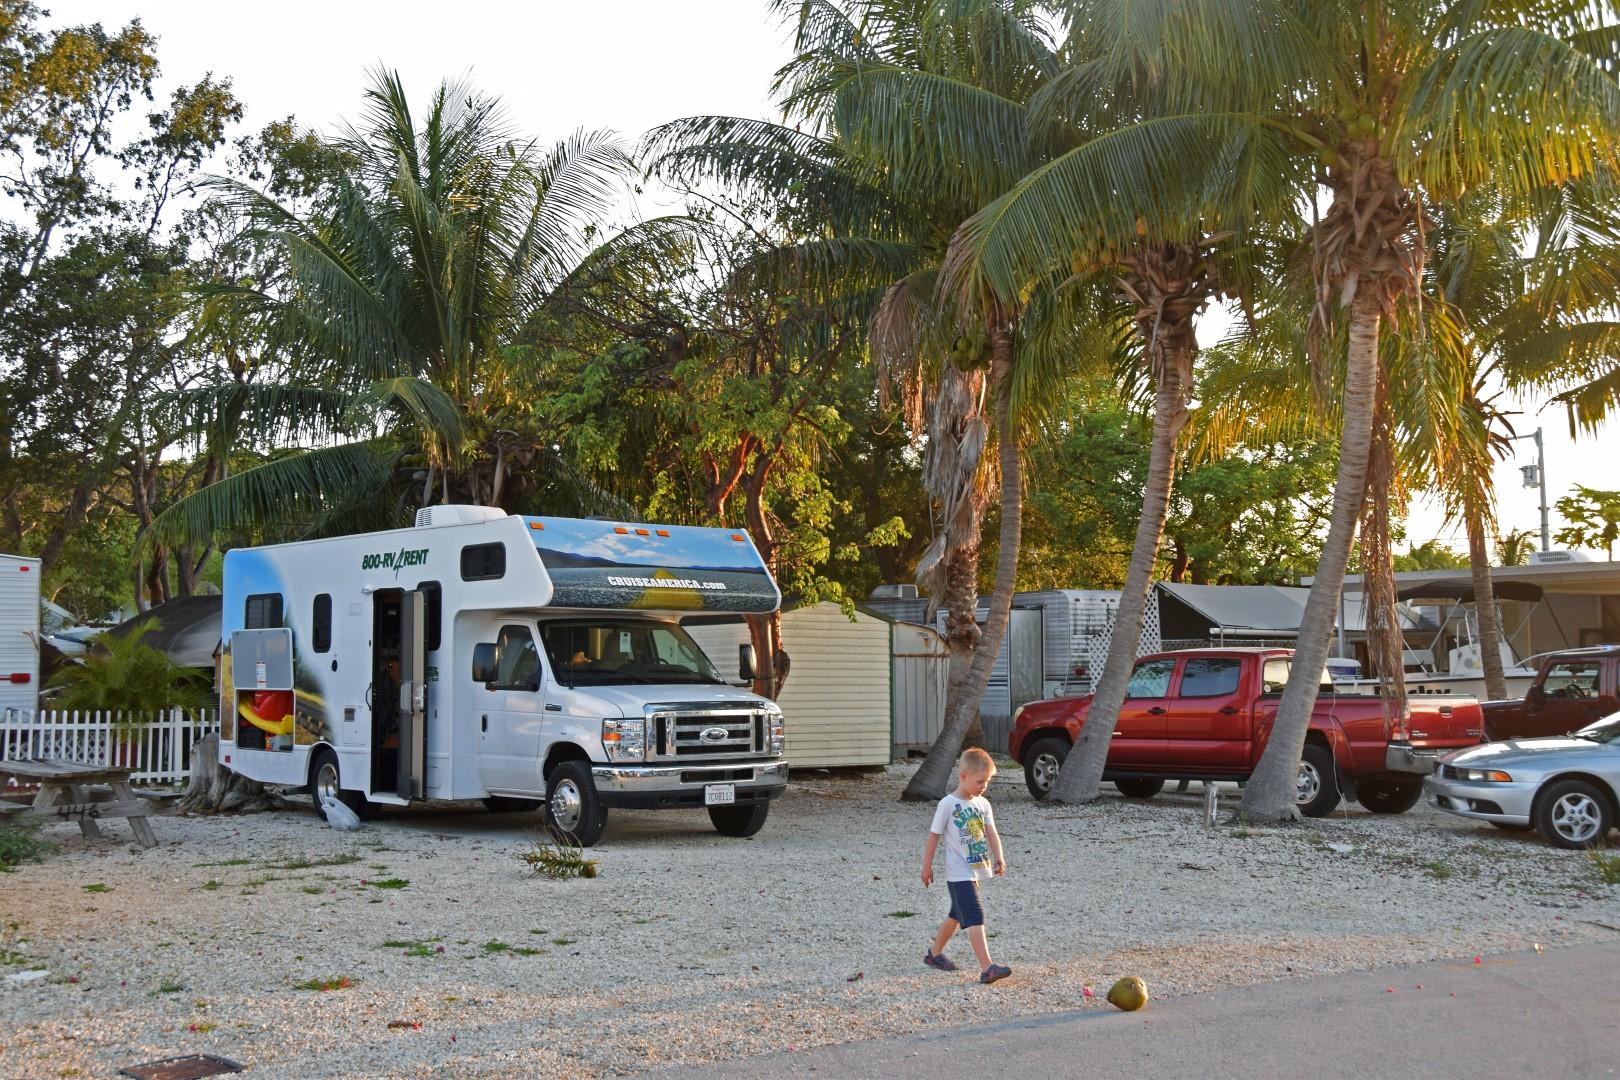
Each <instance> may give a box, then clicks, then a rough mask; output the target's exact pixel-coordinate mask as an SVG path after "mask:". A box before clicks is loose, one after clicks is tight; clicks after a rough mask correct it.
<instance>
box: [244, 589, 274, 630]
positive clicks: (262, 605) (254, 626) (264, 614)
mask: <svg viewBox="0 0 1620 1080" xmlns="http://www.w3.org/2000/svg"><path fill="white" fill-rule="evenodd" d="M280 625H281V594H280V593H257V594H255V595H253V596H250V597H248V598H247V607H246V609H245V610H244V611H243V612H242V628H243V629H244V630H274V629H276V628H277V627H279V626H280Z"/></svg>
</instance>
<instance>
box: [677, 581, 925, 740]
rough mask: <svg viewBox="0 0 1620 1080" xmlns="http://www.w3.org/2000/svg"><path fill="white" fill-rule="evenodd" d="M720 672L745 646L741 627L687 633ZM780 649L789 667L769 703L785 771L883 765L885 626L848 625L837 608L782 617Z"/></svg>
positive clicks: (887, 710)
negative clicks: (783, 735) (777, 715)
mask: <svg viewBox="0 0 1620 1080" xmlns="http://www.w3.org/2000/svg"><path fill="white" fill-rule="evenodd" d="M687 632H688V633H690V634H691V635H692V638H693V640H695V641H696V642H697V643H698V644H699V645H700V646H701V647H702V648H703V651H704V652H706V653H708V654H709V659H710V660H713V661H714V662H715V665H716V666H717V667H719V668H720V670H721V671H732V670H734V669H735V667H736V656H737V646H738V645H740V644H742V643H744V642H746V641H747V640H748V627H747V626H746V625H745V624H743V623H741V622H736V623H721V624H718V625H695V626H694V625H688V626H687ZM782 643H783V645H784V646H785V647H786V649H787V653H788V656H789V657H790V658H791V659H792V661H793V666H792V670H791V671H790V672H789V674H788V680H787V686H785V687H784V688H783V689H782V694H781V696H780V697H779V698H778V699H777V703H778V704H779V705H781V706H782V712H783V713H784V714H785V716H786V722H787V759H788V765H789V766H790V767H792V768H795V769H804V768H826V767H828V766H834V765H886V764H888V763H889V759H890V749H891V746H892V744H893V727H894V719H893V715H892V712H891V704H890V700H891V698H890V695H891V683H892V676H891V673H890V666H889V650H890V644H889V624H888V623H887V622H885V621H884V620H882V619H880V618H877V617H876V616H873V615H868V614H867V613H866V612H864V611H857V612H856V613H855V620H854V621H853V622H851V621H850V619H849V617H848V616H846V615H845V614H844V613H843V611H841V610H840V609H839V607H838V605H837V604H833V603H821V604H813V605H811V606H809V607H802V608H795V609H794V610H792V611H787V612H783V614H782Z"/></svg>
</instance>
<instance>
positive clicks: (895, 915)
mask: <svg viewBox="0 0 1620 1080" xmlns="http://www.w3.org/2000/svg"><path fill="white" fill-rule="evenodd" d="M916 914H917V913H916V912H915V911H891V912H889V915H888V917H889V918H891V919H909V918H911V917H912V916H914V915H916Z"/></svg>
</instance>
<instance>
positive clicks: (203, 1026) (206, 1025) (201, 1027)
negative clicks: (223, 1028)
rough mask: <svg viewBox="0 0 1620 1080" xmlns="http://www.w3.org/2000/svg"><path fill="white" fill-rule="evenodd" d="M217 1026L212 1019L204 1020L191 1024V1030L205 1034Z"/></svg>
mask: <svg viewBox="0 0 1620 1080" xmlns="http://www.w3.org/2000/svg"><path fill="white" fill-rule="evenodd" d="M217 1027H219V1025H218V1024H216V1023H214V1022H213V1021H212V1020H204V1021H202V1022H201V1023H197V1024H192V1025H191V1030H192V1031H195V1032H196V1033H197V1034H199V1035H206V1034H208V1033H209V1032H210V1031H213V1030H214V1029H215V1028H217Z"/></svg>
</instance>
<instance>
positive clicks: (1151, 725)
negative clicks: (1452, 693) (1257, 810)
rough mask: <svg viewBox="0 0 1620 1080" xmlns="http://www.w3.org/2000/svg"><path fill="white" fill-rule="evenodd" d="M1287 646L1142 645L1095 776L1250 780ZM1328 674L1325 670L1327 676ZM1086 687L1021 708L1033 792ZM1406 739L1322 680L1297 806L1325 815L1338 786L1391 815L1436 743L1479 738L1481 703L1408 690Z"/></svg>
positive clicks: (1148, 782)
mask: <svg viewBox="0 0 1620 1080" xmlns="http://www.w3.org/2000/svg"><path fill="white" fill-rule="evenodd" d="M1293 655H1294V654H1293V651H1292V650H1290V649H1187V650H1183V651H1181V652H1171V653H1159V654H1156V655H1152V656H1144V657H1143V658H1142V659H1140V660H1138V661H1137V662H1136V667H1135V668H1134V669H1133V670H1132V672H1131V681H1130V686H1129V688H1128V689H1127V691H1126V697H1125V704H1124V707H1123V708H1121V709H1120V712H1119V723H1118V724H1117V725H1116V726H1115V728H1114V739H1113V743H1112V744H1111V745H1110V747H1109V751H1108V763H1107V766H1106V770H1105V771H1104V773H1103V778H1104V779H1106V780H1111V781H1113V783H1114V786H1115V787H1117V788H1119V790H1120V792H1121V793H1123V794H1124V795H1126V796H1127V797H1130V798H1137V799H1146V798H1151V797H1152V796H1154V795H1157V794H1158V793H1159V790H1160V789H1161V788H1162V787H1164V782H1165V780H1167V779H1199V780H1246V779H1247V778H1248V776H1249V774H1250V773H1251V772H1252V771H1253V770H1254V767H1255V765H1256V764H1257V763H1258V762H1259V761H1260V754H1261V752H1262V751H1264V750H1265V748H1266V739H1267V737H1268V736H1269V735H1270V734H1271V724H1272V721H1273V720H1274V719H1275V718H1276V715H1277V705H1278V703H1279V702H1280V701H1281V700H1282V691H1283V687H1284V686H1285V685H1286V684H1287V682H1288V672H1289V669H1290V667H1291V666H1292V664H1293ZM1324 682H1325V678H1324ZM1090 707H1091V698H1090V697H1089V696H1088V697H1077V698H1052V699H1049V700H1046V701H1035V702H1030V703H1029V704H1028V705H1025V706H1024V707H1023V708H1021V709H1019V710H1018V713H1017V715H1016V716H1015V717H1014V719H1013V729H1012V734H1011V736H1010V737H1009V739H1008V744H1009V749H1010V750H1011V751H1012V756H1013V758H1014V759H1015V760H1016V761H1017V762H1018V763H1019V764H1020V765H1022V766H1023V767H1024V779H1025V782H1026V783H1027V784H1028V785H1029V790H1030V793H1031V794H1032V795H1034V796H1035V797H1036V798H1037V799H1044V798H1045V797H1046V795H1047V793H1048V792H1050V791H1051V790H1052V783H1053V781H1054V780H1056V778H1057V771H1058V767H1059V766H1061V765H1062V764H1063V759H1064V758H1065V757H1066V756H1067V755H1068V753H1069V748H1070V747H1071V746H1073V745H1074V742H1075V739H1076V738H1077V737H1078V736H1079V734H1080V728H1081V727H1082V725H1084V724H1085V722H1086V712H1087V710H1088V709H1090ZM1410 727H1411V736H1412V738H1411V742H1410V743H1405V742H1391V741H1390V738H1389V733H1388V732H1387V731H1386V730H1385V727H1384V712H1383V707H1382V703H1381V702H1380V701H1379V699H1378V698H1376V697H1370V696H1366V695H1348V694H1346V695H1338V694H1334V693H1332V690H1331V687H1329V686H1326V685H1325V686H1324V688H1323V693H1322V695H1321V696H1320V697H1318V698H1317V699H1316V707H1315V709H1314V711H1313V712H1312V713H1311V727H1310V731H1309V733H1308V734H1307V736H1306V740H1305V751H1304V754H1303V757H1302V760H1301V761H1300V763H1299V809H1300V812H1301V813H1302V814H1305V815H1306V816H1308V817H1322V816H1323V815H1325V814H1328V813H1330V812H1331V811H1332V810H1333V808H1334V807H1336V806H1338V805H1339V800H1340V798H1341V797H1342V796H1344V795H1349V796H1350V797H1352V798H1354V799H1356V800H1357V801H1358V802H1360V803H1361V805H1362V806H1364V807H1366V808H1367V809H1368V810H1371V811H1373V812H1374V813H1380V814H1399V813H1401V812H1403V811H1405V810H1408V809H1410V808H1411V807H1412V806H1413V805H1415V804H1416V803H1417V801H1418V800H1419V799H1420V798H1422V797H1423V777H1424V776H1425V775H1427V774H1428V773H1429V772H1431V771H1432V770H1433V768H1434V762H1435V760H1436V759H1437V758H1438V757H1439V755H1441V754H1443V753H1449V752H1450V751H1452V750H1457V749H1460V748H1462V747H1467V746H1475V745H1477V744H1478V743H1479V742H1480V736H1481V727H1482V721H1481V714H1480V707H1479V702H1478V701H1476V700H1474V699H1473V698H1469V697H1447V698H1445V699H1444V700H1433V699H1428V700H1424V699H1417V698H1414V699H1412V718H1411V723H1410Z"/></svg>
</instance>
